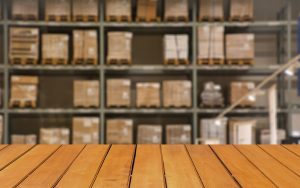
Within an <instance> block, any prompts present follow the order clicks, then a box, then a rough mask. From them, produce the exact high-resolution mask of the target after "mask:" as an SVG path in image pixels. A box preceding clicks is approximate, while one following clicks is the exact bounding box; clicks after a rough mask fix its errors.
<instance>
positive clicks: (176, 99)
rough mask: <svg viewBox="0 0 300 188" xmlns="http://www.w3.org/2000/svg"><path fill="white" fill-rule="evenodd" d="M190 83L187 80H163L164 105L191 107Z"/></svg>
mask: <svg viewBox="0 0 300 188" xmlns="http://www.w3.org/2000/svg"><path fill="white" fill-rule="evenodd" d="M191 105H192V83H191V81H187V80H168V81H163V106H164V107H178V108H180V107H191Z"/></svg>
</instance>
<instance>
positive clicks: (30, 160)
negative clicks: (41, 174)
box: [0, 145, 59, 187]
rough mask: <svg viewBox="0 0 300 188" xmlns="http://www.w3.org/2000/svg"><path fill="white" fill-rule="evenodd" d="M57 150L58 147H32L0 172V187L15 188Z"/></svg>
mask: <svg viewBox="0 0 300 188" xmlns="http://www.w3.org/2000/svg"><path fill="white" fill-rule="evenodd" d="M58 148H59V146H58V145H47V146H46V145H38V146H36V147H34V148H33V149H32V150H30V151H29V152H28V153H26V154H25V155H23V156H22V157H21V158H19V159H18V160H16V161H15V162H13V163H12V164H11V165H9V166H8V167H7V168H5V169H4V170H2V171H0V187H15V186H16V185H17V184H18V183H19V182H21V181H22V180H24V179H25V178H26V177H27V176H28V174H30V173H31V172H33V171H34V170H35V169H36V168H37V167H38V166H39V165H40V164H41V163H43V162H44V161H45V160H46V159H47V158H48V157H49V156H50V155H51V154H52V153H54V152H55V151H56V150H57V149H58Z"/></svg>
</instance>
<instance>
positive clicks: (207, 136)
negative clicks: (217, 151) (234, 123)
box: [199, 118, 227, 144]
mask: <svg viewBox="0 0 300 188" xmlns="http://www.w3.org/2000/svg"><path fill="white" fill-rule="evenodd" d="M199 130H200V135H201V143H202V144H227V118H222V119H220V125H218V124H216V119H201V120H200V129H199Z"/></svg>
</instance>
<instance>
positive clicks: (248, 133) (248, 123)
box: [229, 120, 256, 144]
mask: <svg viewBox="0 0 300 188" xmlns="http://www.w3.org/2000/svg"><path fill="white" fill-rule="evenodd" d="M255 130H256V121H255V120H230V121H229V143H230V144H256V139H255V132H256V131H255Z"/></svg>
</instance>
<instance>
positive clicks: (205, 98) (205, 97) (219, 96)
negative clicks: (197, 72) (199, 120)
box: [201, 82, 224, 107]
mask: <svg viewBox="0 0 300 188" xmlns="http://www.w3.org/2000/svg"><path fill="white" fill-rule="evenodd" d="M201 104H202V106H204V107H222V106H224V96H223V93H222V87H221V85H217V84H215V83H214V82H206V83H205V84H204V90H203V92H202V93H201Z"/></svg>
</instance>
